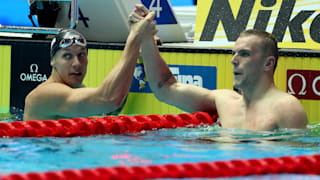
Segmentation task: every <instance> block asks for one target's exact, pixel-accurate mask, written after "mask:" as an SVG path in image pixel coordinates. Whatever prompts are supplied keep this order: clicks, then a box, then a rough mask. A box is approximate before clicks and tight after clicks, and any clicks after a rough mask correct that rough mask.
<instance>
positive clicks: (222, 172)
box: [1, 155, 320, 180]
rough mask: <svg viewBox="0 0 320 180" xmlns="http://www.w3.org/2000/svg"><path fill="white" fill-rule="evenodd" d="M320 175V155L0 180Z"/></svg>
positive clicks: (101, 169)
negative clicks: (284, 174) (282, 174)
mask: <svg viewBox="0 0 320 180" xmlns="http://www.w3.org/2000/svg"><path fill="white" fill-rule="evenodd" d="M281 173H288V174H310V175H320V155H304V156H297V157H289V156H285V157H280V158H264V159H249V160H231V161H216V162H200V163H184V164H165V165H150V166H132V167H111V168H109V167H106V168H105V167H99V168H95V169H66V170H62V171H50V172H40V173H36V172H31V173H26V174H22V173H21V174H19V173H14V174H10V175H4V176H2V177H1V179H2V180H72V179H75V180H91V179H98V180H114V179H117V180H142V179H154V178H217V177H236V176H249V175H265V174H281Z"/></svg>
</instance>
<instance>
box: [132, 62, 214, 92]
mask: <svg viewBox="0 0 320 180" xmlns="http://www.w3.org/2000/svg"><path fill="white" fill-rule="evenodd" d="M169 68H170V71H171V72H172V74H173V75H174V76H175V78H176V79H177V80H178V81H179V82H181V83H183V84H193V85H195V86H199V87H204V88H207V89H211V90H213V89H216V86H217V68H216V67H215V66H188V65H169ZM133 77H134V78H133V80H132V83H131V88H130V92H143V93H152V90H151V88H150V86H149V83H148V81H147V80H146V74H145V71H144V65H143V64H142V63H141V64H137V65H136V68H135V71H134V75H133Z"/></svg>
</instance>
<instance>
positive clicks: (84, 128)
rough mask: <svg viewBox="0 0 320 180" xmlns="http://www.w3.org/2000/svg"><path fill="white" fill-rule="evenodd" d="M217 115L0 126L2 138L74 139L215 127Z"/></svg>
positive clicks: (33, 121)
mask: <svg viewBox="0 0 320 180" xmlns="http://www.w3.org/2000/svg"><path fill="white" fill-rule="evenodd" d="M217 117H218V116H217V115H215V116H213V117H211V116H210V115H209V114H208V113H205V112H194V113H191V114H189V113H182V114H177V115H173V114H168V115H135V116H128V115H123V116H106V117H89V118H72V119H59V120H44V121H38V120H30V121H15V122H11V123H8V122H2V123H0V137H44V136H56V137H74V136H90V135H95V134H123V133H136V132H141V131H143V130H155V129H161V128H178V127H190V126H197V125H199V124H209V125H210V124H213V123H214V122H215V121H216V120H217Z"/></svg>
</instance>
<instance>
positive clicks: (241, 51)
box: [238, 50, 251, 57]
mask: <svg viewBox="0 0 320 180" xmlns="http://www.w3.org/2000/svg"><path fill="white" fill-rule="evenodd" d="M238 54H239V56H242V57H248V56H251V53H250V52H249V51H247V50H240V51H239V53H238Z"/></svg>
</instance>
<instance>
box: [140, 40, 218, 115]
mask: <svg viewBox="0 0 320 180" xmlns="http://www.w3.org/2000/svg"><path fill="white" fill-rule="evenodd" d="M142 56H143V60H144V65H145V70H146V75H147V79H148V82H149V85H150V87H151V89H152V91H153V93H154V94H155V96H156V97H157V98H158V99H159V100H160V101H163V102H166V103H168V104H170V105H174V106H176V107H178V108H180V109H182V110H185V111H188V112H194V111H207V112H210V113H215V111H216V107H215V101H214V96H213V94H214V93H212V92H213V91H210V90H208V89H205V88H201V87H197V86H194V85H188V84H182V83H179V82H178V81H177V80H176V78H175V77H174V76H173V74H172V73H171V71H170V69H169V67H168V65H167V64H166V62H165V61H164V60H163V58H162V57H161V56H160V53H159V50H158V48H157V46H156V44H155V42H154V41H153V40H152V39H150V40H148V41H146V42H145V43H143V44H142Z"/></svg>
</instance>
